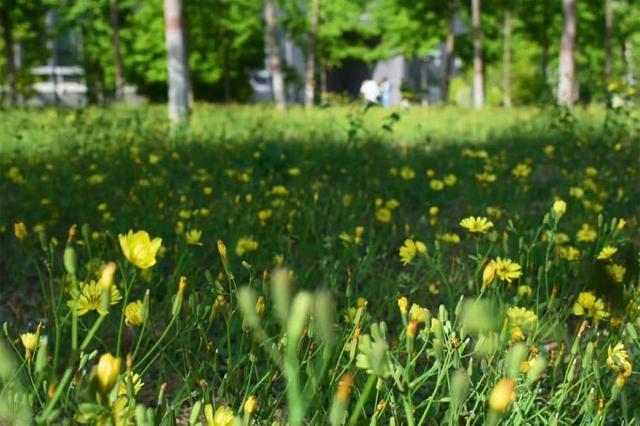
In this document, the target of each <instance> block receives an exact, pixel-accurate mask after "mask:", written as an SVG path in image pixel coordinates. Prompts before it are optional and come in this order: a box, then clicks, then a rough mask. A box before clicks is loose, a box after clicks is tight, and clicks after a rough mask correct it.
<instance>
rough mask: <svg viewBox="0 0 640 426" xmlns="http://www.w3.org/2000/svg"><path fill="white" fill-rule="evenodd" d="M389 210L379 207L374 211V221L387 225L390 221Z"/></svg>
mask: <svg viewBox="0 0 640 426" xmlns="http://www.w3.org/2000/svg"><path fill="white" fill-rule="evenodd" d="M391 217H392V215H391V210H389V209H388V208H386V207H380V208H379V209H376V219H377V220H378V221H379V222H382V223H389V222H390V221H391Z"/></svg>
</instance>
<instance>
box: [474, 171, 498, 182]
mask: <svg viewBox="0 0 640 426" xmlns="http://www.w3.org/2000/svg"><path fill="white" fill-rule="evenodd" d="M476 179H478V181H479V182H483V183H491V182H495V181H496V175H494V174H493V173H488V172H482V173H476Z"/></svg>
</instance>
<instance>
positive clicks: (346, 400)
mask: <svg viewBox="0 0 640 426" xmlns="http://www.w3.org/2000/svg"><path fill="white" fill-rule="evenodd" d="M2 115H3V119H2V120H0V123H1V124H0V135H2V136H1V138H0V139H1V140H2V142H1V143H0V155H1V157H0V165H1V169H2V170H3V172H2V175H1V176H0V193H1V194H3V196H2V198H1V199H0V250H1V253H2V254H1V257H0V276H1V277H2V281H0V296H1V299H0V300H2V301H3V302H2V305H0V319H2V320H3V321H4V324H5V325H4V337H5V338H4V341H3V342H2V343H4V348H1V350H0V357H1V358H2V361H3V362H0V364H1V365H2V366H3V368H0V378H2V380H0V386H2V387H1V388H0V389H1V391H0V419H3V418H4V419H9V420H11V419H13V420H14V421H17V422H19V421H20V420H19V419H20V418H21V417H20V416H22V419H26V418H35V419H36V421H37V422H40V423H58V422H67V423H73V422H85V423H96V422H102V423H113V424H123V422H126V421H135V422H136V423H139V424H156V423H162V424H178V423H181V424H182V423H190V424H197V423H198V422H201V423H202V424H208V425H220V424H224V425H227V424H233V422H234V421H236V422H239V423H241V424H242V423H244V424H253V423H255V424H273V423H276V424H278V423H280V424H293V425H296V424H327V423H328V424H332V425H337V424H367V423H369V424H388V423H390V422H395V424H418V425H422V424H441V423H448V424H459V423H461V422H465V423H474V424H475V423H483V422H484V423H489V424H495V423H498V422H503V423H505V424H512V423H513V424H536V423H545V424H546V423H548V422H549V421H550V419H552V420H551V421H552V422H555V423H556V424H610V423H616V424H618V423H627V424H632V423H633V422H634V421H637V420H635V418H637V417H638V416H639V415H640V413H639V412H638V408H636V407H638V403H639V402H640V400H639V399H638V396H637V392H634V389H636V388H637V386H638V377H637V373H636V372H635V371H634V370H633V367H634V366H635V365H637V357H638V354H639V353H640V347H639V346H638V345H639V344H640V340H638V335H637V333H636V328H637V327H638V326H640V323H639V322H638V320H637V316H638V309H639V308H638V305H637V302H636V300H637V297H638V243H639V241H640V238H639V234H638V220H639V219H640V207H639V204H638V200H639V199H640V187H638V183H637V182H638V177H637V173H638V169H639V166H640V145H639V143H638V133H637V130H636V129H637V127H634V126H636V121H635V119H634V118H633V116H632V115H627V114H626V113H620V112H617V113H616V112H611V111H609V112H608V111H603V110H585V111H578V112H575V113H573V114H567V113H566V112H563V111H559V110H553V111H545V110H537V109H514V110H509V111H503V110H497V109H495V110H486V111H481V112H475V111H470V110H458V109H435V108H434V109H419V108H418V109H411V110H401V111H396V112H395V113H394V114H391V113H390V112H387V111H383V110H379V109H371V110H368V111H366V112H364V110H362V109H360V108H356V107H350V108H346V107H345V108H328V109H321V110H317V111H313V112H308V111H304V110H297V109H293V110H289V111H287V112H286V113H281V112H277V111H275V110H272V109H269V108H266V107H264V108H263V107H252V108H248V107H231V108H228V109H225V108H221V107H212V106H206V105H202V106H199V107H198V108H197V109H196V111H195V113H194V116H193V120H192V124H191V127H190V128H189V129H183V130H179V131H175V132H171V131H170V130H169V129H168V128H167V126H166V123H165V122H164V120H163V118H164V111H163V110H162V109H161V108H157V107H152V108H145V109H113V110H100V109H89V110H85V111H54V110H48V111H10V112H9V111H7V112H3V113H2ZM560 199H561V200H564V201H566V212H564V211H563V210H564V209H563V208H562V207H563V205H562V203H555V204H554V202H556V201H557V200H560ZM552 206H554V208H552ZM469 216H474V217H476V216H486V217H487V219H488V220H489V221H490V222H491V223H492V226H491V227H490V228H489V229H486V231H485V232H477V233H472V232H469V231H468V230H467V229H465V228H463V227H461V226H460V222H461V220H462V219H464V218H466V217H469ZM621 219H624V221H622V220H621ZM625 222H626V223H625ZM74 224H76V225H77V226H72V225H74ZM585 226H586V228H585ZM130 229H132V230H136V231H137V230H144V231H146V232H148V234H150V236H151V238H152V239H153V238H156V237H157V238H161V239H162V243H161V246H162V247H161V248H160V249H159V250H158V251H157V253H156V251H155V250H154V247H152V246H151V244H150V243H149V242H148V241H147V240H146V239H145V238H144V237H143V236H142V234H138V236H137V237H136V238H135V239H134V241H131V242H130V243H127V242H126V241H125V240H121V239H120V238H119V237H118V234H127V232H128V231H129V230H130ZM421 243H422V244H424V246H423V245H422V244H421ZM423 247H424V248H425V249H423ZM605 247H614V248H615V249H617V251H615V252H614V253H612V254H610V256H609V257H607V255H608V254H609V253H611V251H612V250H604V251H603V249H604V248H605ZM128 248H131V250H128ZM598 257H601V259H598ZM507 260H509V261H510V262H509V261H507ZM110 262H113V263H110ZM107 265H112V266H107ZM113 266H115V274H114V276H113V277H110V275H109V273H107V274H105V273H104V271H105V268H106V270H107V272H109V271H110V268H113ZM623 270H624V272H623ZM509 272H511V274H509ZM92 280H93V281H95V282H96V284H95V285H92V284H91V281H92ZM16 289H19V290H16ZM116 290H117V292H116ZM516 308H522V309H516ZM27 332H32V333H34V334H35V335H34V336H27V337H25V336H24V333H27ZM21 336H22V337H23V338H21ZM29 339H31V340H29ZM35 342H39V345H37V344H36V343H35ZM620 343H621V344H623V345H624V349H622V348H621V347H620V346H616V345H618V344H620ZM106 354H112V355H113V357H110V356H107V355H106ZM118 360H120V361H118ZM7 366H8V367H7ZM136 375H137V376H136ZM136 377H138V378H139V380H140V383H144V385H143V386H142V387H140V386H135V385H136V383H138V381H137V379H136ZM120 383H121V384H122V386H120V385H119V384H120ZM232 412H233V414H232ZM234 417H235V420H234ZM16 419H18V420H16ZM24 421H26V420H24Z"/></svg>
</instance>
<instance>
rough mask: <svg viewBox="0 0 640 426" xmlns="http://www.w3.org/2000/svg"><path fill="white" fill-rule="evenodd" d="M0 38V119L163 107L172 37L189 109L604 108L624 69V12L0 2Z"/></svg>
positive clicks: (580, 0)
mask: <svg viewBox="0 0 640 426" xmlns="http://www.w3.org/2000/svg"><path fill="white" fill-rule="evenodd" d="M0 27H1V35H2V37H1V39H0V51H1V52H2V55H1V56H0V99H1V102H2V104H3V105H67V106H84V105H88V104H100V105H104V104H109V103H113V102H126V103H134V104H139V103H145V102H164V101H166V100H167V96H168V95H167V94H168V85H169V81H170V80H171V76H170V72H169V70H170V69H171V67H170V66H169V65H168V64H169V62H168V58H172V55H171V54H169V55H168V52H170V51H171V49H168V48H167V46H168V43H169V42H170V40H176V38H175V37H179V38H180V43H178V45H177V49H178V50H177V51H175V52H176V55H177V56H175V55H174V56H175V57H174V59H175V58H177V60H178V63H180V61H182V59H181V58H182V57H184V60H183V61H182V65H184V66H179V67H177V68H178V70H177V71H178V74H179V77H177V78H182V79H184V80H185V87H184V88H183V89H180V90H184V91H186V92H187V94H186V96H187V97H188V100H189V102H192V101H193V100H197V101H209V102H235V103H256V102H274V101H276V102H278V103H279V104H281V105H284V104H303V103H306V104H307V105H309V106H311V105H318V104H320V105H328V104H332V105H335V104H342V103H348V102H351V101H353V100H354V99H356V98H357V97H358V96H359V95H360V94H361V93H360V92H361V87H362V85H363V82H364V81H366V80H372V81H374V82H375V83H376V84H377V85H378V86H379V87H380V88H381V92H380V96H381V98H380V102H381V103H383V104H384V105H385V106H394V105H410V104H421V105H424V104H438V103H450V104H455V105H461V106H469V105H475V106H484V105H493V106H500V105H503V106H511V105H530V104H540V103H556V102H558V103H560V104H566V105H571V104H574V103H582V104H593V103H606V102H619V103H620V102H627V101H629V98H630V97H631V98H632V97H633V95H635V91H634V90H633V89H632V88H633V87H634V86H635V84H636V81H637V78H638V72H639V71H638V65H637V64H638V63H639V62H640V2H639V1H637V0H484V1H481V0H465V1H460V0H182V1H180V0H166V1H164V2H163V1H162V0H0ZM172 31H173V32H172ZM169 33H171V34H172V35H171V36H170V35H169ZM174 33H175V34H174ZM171 37H173V38H171ZM174 47H175V46H174ZM563 55H564V59H563ZM563 80H565V81H563ZM383 96H386V99H383V98H382V97H383ZM616 96H618V97H617V98H616ZM614 98H615V99H614Z"/></svg>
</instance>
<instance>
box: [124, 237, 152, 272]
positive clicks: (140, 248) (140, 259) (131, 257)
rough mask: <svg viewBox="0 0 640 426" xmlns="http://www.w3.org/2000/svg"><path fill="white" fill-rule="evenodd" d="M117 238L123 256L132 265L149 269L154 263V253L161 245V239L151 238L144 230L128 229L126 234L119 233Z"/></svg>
mask: <svg viewBox="0 0 640 426" xmlns="http://www.w3.org/2000/svg"><path fill="white" fill-rule="evenodd" d="M118 240H120V248H121V249H122V253H123V254H124V257H126V258H127V260H128V261H129V262H130V263H132V264H133V265H135V266H137V267H138V268H140V269H149V268H151V267H152V266H153V265H155V264H156V255H157V254H158V250H160V246H161V245H162V239H160V238H154V239H153V240H151V238H150V237H149V234H148V233H147V232H146V231H138V232H136V233H134V232H133V231H129V233H128V234H127V235H123V234H119V235H118Z"/></svg>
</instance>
